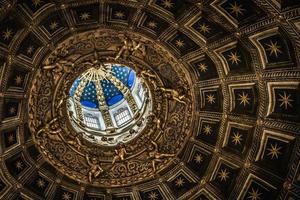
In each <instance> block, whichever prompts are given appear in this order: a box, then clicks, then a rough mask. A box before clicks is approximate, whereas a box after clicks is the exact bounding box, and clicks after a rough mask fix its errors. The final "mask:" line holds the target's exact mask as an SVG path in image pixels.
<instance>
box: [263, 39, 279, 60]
mask: <svg viewBox="0 0 300 200" xmlns="http://www.w3.org/2000/svg"><path fill="white" fill-rule="evenodd" d="M266 45H267V46H268V47H269V48H267V51H270V56H272V55H273V54H275V56H276V58H277V57H278V53H282V51H281V50H280V46H279V45H277V42H275V43H273V41H272V40H271V41H270V44H266Z"/></svg>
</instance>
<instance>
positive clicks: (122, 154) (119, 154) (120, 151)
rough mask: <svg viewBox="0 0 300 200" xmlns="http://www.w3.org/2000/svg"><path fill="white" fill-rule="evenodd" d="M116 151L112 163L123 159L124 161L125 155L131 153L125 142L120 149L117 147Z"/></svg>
mask: <svg viewBox="0 0 300 200" xmlns="http://www.w3.org/2000/svg"><path fill="white" fill-rule="evenodd" d="M115 153H116V155H115V156H114V158H113V161H112V164H115V162H116V161H117V160H121V161H123V160H124V159H125V156H126V155H127V154H130V153H128V152H127V151H126V148H125V145H124V144H121V145H120V147H119V148H118V149H115Z"/></svg>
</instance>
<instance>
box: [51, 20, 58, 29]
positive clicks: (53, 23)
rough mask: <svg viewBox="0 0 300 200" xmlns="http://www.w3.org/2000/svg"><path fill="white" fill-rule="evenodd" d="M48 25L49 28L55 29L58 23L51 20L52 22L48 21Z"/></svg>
mask: <svg viewBox="0 0 300 200" xmlns="http://www.w3.org/2000/svg"><path fill="white" fill-rule="evenodd" d="M49 27H50V29H51V30H55V29H57V27H58V23H57V22H56V21H53V22H51V23H50V26H49Z"/></svg>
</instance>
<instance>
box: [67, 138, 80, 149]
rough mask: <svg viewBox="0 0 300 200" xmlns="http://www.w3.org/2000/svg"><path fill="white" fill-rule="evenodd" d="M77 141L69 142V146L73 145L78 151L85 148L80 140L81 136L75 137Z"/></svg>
mask: <svg viewBox="0 0 300 200" xmlns="http://www.w3.org/2000/svg"><path fill="white" fill-rule="evenodd" d="M74 139H75V140H69V141H68V144H70V145H73V146H74V147H75V148H76V149H77V150H78V151H80V149H81V148H82V147H83V145H82V143H81V140H80V139H79V136H78V135H77V136H75V138H74Z"/></svg>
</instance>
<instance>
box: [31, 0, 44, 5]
mask: <svg viewBox="0 0 300 200" xmlns="http://www.w3.org/2000/svg"><path fill="white" fill-rule="evenodd" d="M32 3H33V5H34V7H38V6H39V5H40V4H41V3H42V1H41V0H32Z"/></svg>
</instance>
